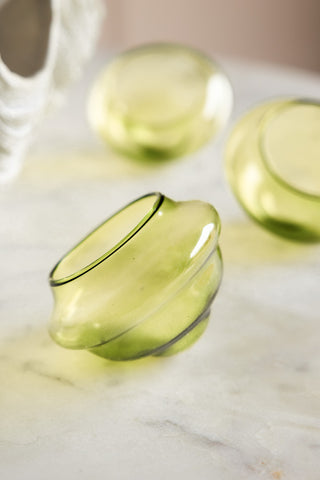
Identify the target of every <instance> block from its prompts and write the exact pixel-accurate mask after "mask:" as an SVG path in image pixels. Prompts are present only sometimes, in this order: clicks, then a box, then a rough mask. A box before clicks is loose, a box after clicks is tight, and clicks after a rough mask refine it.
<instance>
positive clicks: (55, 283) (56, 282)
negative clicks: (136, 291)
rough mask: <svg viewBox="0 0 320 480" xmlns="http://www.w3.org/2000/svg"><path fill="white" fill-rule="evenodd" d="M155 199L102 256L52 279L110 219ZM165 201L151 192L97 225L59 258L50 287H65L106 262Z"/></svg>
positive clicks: (159, 195)
mask: <svg viewBox="0 0 320 480" xmlns="http://www.w3.org/2000/svg"><path fill="white" fill-rule="evenodd" d="M152 196H154V197H155V200H154V203H153V205H152V207H151V208H150V209H149V210H148V211H147V213H146V214H145V215H144V216H143V217H142V218H141V220H140V221H139V222H138V223H137V224H136V225H135V227H133V228H132V229H131V230H130V231H129V232H128V233H127V234H126V235H124V236H123V237H122V238H121V239H120V240H119V241H118V242H117V243H116V244H115V245H113V247H111V248H110V249H108V250H107V251H106V252H105V253H104V254H102V255H101V256H100V257H98V258H97V259H95V260H93V261H92V262H90V263H89V264H88V265H85V266H84V267H82V268H80V269H79V270H77V271H76V272H74V273H72V274H70V275H66V276H62V277H61V278H54V275H55V272H56V270H57V269H58V267H59V266H60V265H61V263H62V262H63V261H64V260H65V259H66V258H67V257H68V256H69V255H70V254H72V253H73V252H74V251H75V250H76V249H77V248H78V247H79V246H80V245H83V244H84V243H85V242H86V241H87V240H88V239H89V238H90V237H91V236H92V235H94V234H95V233H96V232H98V230H100V228H101V227H103V226H104V225H105V224H106V223H107V222H109V221H110V220H111V219H113V218H114V217H116V216H117V215H119V214H121V213H122V212H123V211H124V210H126V209H127V208H128V207H130V206H131V205H133V204H134V203H136V202H138V201H140V200H143V199H144V198H148V197H152ZM164 199H165V196H164V195H163V194H162V193H160V192H151V193H147V194H145V195H142V196H141V197H138V198H136V199H135V200H133V201H131V202H130V203H128V204H127V205H125V206H124V207H122V208H121V209H120V210H118V211H116V212H115V213H114V214H113V215H111V216H110V217H108V218H107V219H106V220H104V221H103V222H102V223H101V224H99V225H98V226H97V227H96V228H94V229H93V230H92V231H91V232H90V233H88V234H87V235H86V236H85V237H84V238H83V239H82V240H80V242H78V243H77V244H76V245H75V246H74V247H72V248H71V249H70V250H69V251H68V252H67V253H66V254H65V255H63V257H61V258H60V260H59V261H58V262H57V263H56V265H55V266H54V267H53V269H52V270H51V272H50V274H49V283H50V285H51V286H52V287H57V286H60V285H65V284H66V283H69V282H71V281H73V280H76V279H77V278H79V277H81V276H82V275H84V274H86V273H88V272H89V271H91V270H92V269H93V268H95V267H96V266H98V265H100V264H101V263H102V262H104V261H105V260H107V259H108V258H109V257H111V255H113V254H114V253H116V252H117V251H118V250H120V249H121V248H122V247H123V246H124V245H126V243H128V242H129V241H130V240H131V239H132V238H133V237H134V236H135V235H136V234H137V233H138V232H139V231H140V230H142V228H143V227H144V226H145V225H146V224H147V223H148V222H149V220H151V218H152V217H153V216H154V215H155V213H156V212H157V211H158V210H159V208H160V207H161V205H162V203H163V201H164Z"/></svg>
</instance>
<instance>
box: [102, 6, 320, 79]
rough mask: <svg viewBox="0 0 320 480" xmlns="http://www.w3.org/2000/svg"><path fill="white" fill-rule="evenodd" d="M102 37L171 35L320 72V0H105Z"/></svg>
mask: <svg viewBox="0 0 320 480" xmlns="http://www.w3.org/2000/svg"><path fill="white" fill-rule="evenodd" d="M106 4H107V7H108V12H109V13H108V17H107V20H106V23H105V27H104V32H103V42H104V44H105V45H107V46H108V47H109V48H126V47H129V46H132V45H135V44H139V43H142V42H149V41H154V40H169V41H170V40H171V41H179V42H183V43H187V44H190V45H194V46H197V47H200V48H202V49H203V50H205V51H207V52H208V53H218V54H225V55H229V56H237V57H245V58H252V59H257V60H263V61H269V62H276V63H283V64H288V65H293V66H299V67H302V68H309V69H313V70H319V71H320V0H106Z"/></svg>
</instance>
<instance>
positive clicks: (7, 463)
mask: <svg viewBox="0 0 320 480" xmlns="http://www.w3.org/2000/svg"><path fill="white" fill-rule="evenodd" d="M225 64H226V68H227V71H228V72H229V75H230V77H231V80H232V83H233V84H234V87H235V93H236V105H235V113H234V119H235V118H236V117H237V116H239V115H240V114H241V113H242V112H243V111H244V110H245V109H246V108H248V107H250V106H251V105H252V104H254V103H255V102H257V101H258V100H260V99H263V98H270V97H272V96H278V95H283V94H287V95H290V94H297V95H299V96H305V95H307V96H318V97H319V96H320V79H319V77H316V76H312V75H307V74H303V73H301V72H294V71H286V70H281V69H279V68H271V67H266V66H258V67H257V66H255V65H252V64H244V63H241V62H237V63H236V62H225ZM100 67H101V59H97V60H96V62H93V64H92V66H91V68H90V69H88V73H87V78H85V79H84V80H83V81H82V82H81V83H79V84H78V86H77V87H76V88H75V89H74V91H72V92H71V94H70V97H69V101H68V103H67V104H66V105H65V107H64V108H63V109H62V110H61V111H60V112H58V113H56V114H54V115H53V116H52V117H51V118H50V119H49V120H48V121H47V122H46V123H45V124H44V125H43V127H42V129H41V130H40V131H39V134H38V140H37V142H36V144H35V146H34V148H33V150H32V152H31V153H30V155H29V158H28V160H27V162H26V165H25V168H24V171H23V172H22V175H21V176H20V177H19V178H18V179H17V181H16V182H15V183H14V184H12V185H10V186H7V187H6V188H3V190H2V191H0V218H1V222H0V265H1V288H0V382H1V383H0V476H1V479H4V480H7V479H17V480H29V479H32V480H43V479H46V480H51V479H52V480H53V479H56V478H61V479H68V480H73V479H83V480H87V479H89V478H90V479H96V478H100V477H106V478H109V479H115V480H122V479H123V480H124V479H125V480H127V479H144V478H154V479H157V480H158V479H159V480H160V479H163V478H172V479H173V478H184V479H186V480H189V479H190V480H191V479H194V478H200V479H202V480H206V479H210V480H211V479H219V480H234V479H237V480H242V479H243V480H251V479H270V480H274V479H275V480H279V479H281V480H286V479H289V480H301V479H303V480H318V479H319V478H320V376H319V371H320V353H319V335H320V322H319V310H320V308H319V307H320V299H319V291H320V289H319V287H320V247H319V246H317V245H299V244H294V243H290V242H287V241H285V240H282V239H280V238H277V237H275V236H272V235H271V234H269V233H268V232H265V231H263V230H262V229H261V228H259V227H258V226H256V225H254V224H253V223H252V222H250V220H249V219H247V217H246V216H245V215H244V214H243V213H242V211H241V209H240V207H239V206H238V205H237V203H236V201H235V200H234V198H233V196H232V194H231V193H230V191H229V189H228V187H227V185H226V183H225V180H224V176H223V169H222V166H223V161H222V152H223V145H224V142H225V139H226V136H227V132H225V133H224V134H222V135H221V136H220V138H219V139H218V140H217V141H216V142H215V143H213V144H211V145H209V146H207V147H205V148H203V149H202V150H201V151H199V152H198V153H196V154H194V155H192V156H191V157H190V158H186V159H184V160H180V161H177V162H174V163H171V164H165V165H163V166H158V167H155V166H153V167H149V168H147V169H145V168H142V167H141V165H139V164H135V163H134V162H130V161H127V160H124V159H121V158H119V157H117V156H116V155H115V154H113V153H111V152H108V151H107V150H106V149H105V148H104V147H103V146H102V145H101V144H100V143H99V141H97V140H96V139H95V138H94V136H93V134H91V132H90V130H89V128H88V126H87V124H86V120H85V112H84V98H85V96H86V92H87V89H88V85H89V84H90V82H91V80H92V78H93V77H94V75H95V73H96V72H97V70H98V69H99V68H100ZM234 119H233V120H234ZM154 190H160V191H162V192H163V193H165V194H166V195H169V196H170V195H171V196H172V197H174V198H176V199H187V198H199V199H204V200H207V201H209V202H212V203H213V204H214V205H215V206H216V207H217V209H218V210H219V213H220V215H221V219H222V226H223V227H222V228H223V230H222V236H221V247H222V251H223V255H224V263H225V273H224V279H223V284H222V287H221V291H220V292H219V295H218V296H217V298H216V300H215V302H214V305H213V308H212V316H211V317H212V318H211V322H210V324H209V327H208V329H207V331H206V333H205V334H204V335H203V337H202V338H201V339H200V340H199V342H198V343H197V344H196V345H195V346H194V347H193V348H192V349H190V350H188V351H186V352H185V353H182V354H180V355H177V356H175V357H172V358H168V359H156V358H153V359H152V358H151V359H146V360H141V361H137V362H133V363H119V364H118V363H112V362H108V361H105V360H103V359H101V358H98V357H94V356H93V355H90V354H88V353H86V352H78V351H68V350H64V349H62V348H59V347H58V346H56V345H55V344H54V343H53V342H52V341H51V340H50V338H49V337H48V334H47V331H46V323H47V320H48V318H49V315H50V311H51V308H52V299H51V293H50V291H49V287H48V285H47V275H48V272H49V270H50V269H51V267H52V266H53V265H54V263H55V262H56V261H57V260H58V259H59V257H60V256H61V255H62V254H64V253H65V251H66V250H67V249H69V248H70V247H71V246H72V245H73V244H74V243H76V242H77V241H78V240H79V239H80V238H81V236H82V235H84V234H85V233H87V232H88V231H90V230H91V229H92V228H93V227H94V226H95V225H97V224H99V223H100V222H101V221H102V220H103V219H105V218H106V217H107V216H108V215H109V214H111V213H112V212H114V211H115V210H117V209H118V208H119V207H121V206H122V205H124V204H125V203H126V202H127V201H129V200H132V199H134V198H135V197H137V196H140V195H141V194H143V193H147V192H148V191H154Z"/></svg>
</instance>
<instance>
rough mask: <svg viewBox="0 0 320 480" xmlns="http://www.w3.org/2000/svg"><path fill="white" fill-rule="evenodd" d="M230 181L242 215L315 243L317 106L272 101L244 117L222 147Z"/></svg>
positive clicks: (318, 235) (318, 231)
mask: <svg viewBox="0 0 320 480" xmlns="http://www.w3.org/2000/svg"><path fill="white" fill-rule="evenodd" d="M226 172H227V177H228V180H229V183H230V185H231V187H232V189H233V191H234V193H235V195H236V197H237V199H238V200H239V202H240V204H241V205H242V206H243V208H244V209H245V210H246V211H247V213H248V214H249V215H250V216H251V217H252V218H253V219H254V220H256V221H257V222H259V223H260V224H261V225H262V226H264V227H266V228H268V229H269V230H271V231H273V232H274V233H277V234H279V235H282V236H285V237H288V238H290V239H293V240H300V241H309V242H312V241H319V240H320V103H319V102H317V101H314V100H308V99H284V100H274V101H271V102H268V103H266V104H263V105H260V106H258V107H256V108H254V109H253V110H252V111H250V112H249V113H248V114H246V115H245V116H244V117H243V118H242V119H241V120H240V121H239V122H238V123H237V125H236V126H235V128H234V130H233V132H232V133H231V136H230V138H229V141H228V143H227V148H226Z"/></svg>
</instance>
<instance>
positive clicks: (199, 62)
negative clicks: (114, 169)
mask: <svg viewBox="0 0 320 480" xmlns="http://www.w3.org/2000/svg"><path fill="white" fill-rule="evenodd" d="M231 106H232V90H231V87H230V83H229V81H228V79H227V77H226V76H225V74H224V73H223V72H222V71H221V69H220V68H219V67H218V66H217V65H216V64H215V63H214V62H213V61H212V60H211V59H210V58H208V57H206V56H204V55H203V54H202V53H200V52H198V51H196V50H193V49H190V48H187V47H183V46H179V45H171V44H156V45H147V46H143V47H139V48H136V49H133V50H130V51H127V52H126V53H124V54H122V55H120V56H118V57H117V58H116V59H115V60H113V61H112V62H111V63H110V64H109V65H108V66H107V67H106V69H105V70H104V71H103V72H102V73H101V74H100V75H99V76H98V78H97V80H96V82H95V84H94V86H93V89H92V91H91V94H90V97H89V107H88V114H89V121H90V124H91V125H92V127H93V129H94V130H95V131H96V132H97V133H98V134H99V135H100V136H101V137H102V138H103V139H104V140H105V141H106V142H107V143H108V144H110V145H111V146H112V147H113V148H115V149H116V150H119V151H121V152H122V153H125V154H127V155H129V156H133V157H138V158H143V159H155V158H156V159H166V158H173V157H177V156H181V155H184V154H186V153H188V152H191V151H193V150H195V149H197V148H198V147H200V146H201V145H202V144H204V143H205V142H207V140H209V139H210V138H211V137H212V136H213V135H215V134H216V132H217V131H218V130H219V129H220V128H221V127H222V126H223V125H224V124H225V123H226V121H227V119H228V117H229V114H230V110H231Z"/></svg>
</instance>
